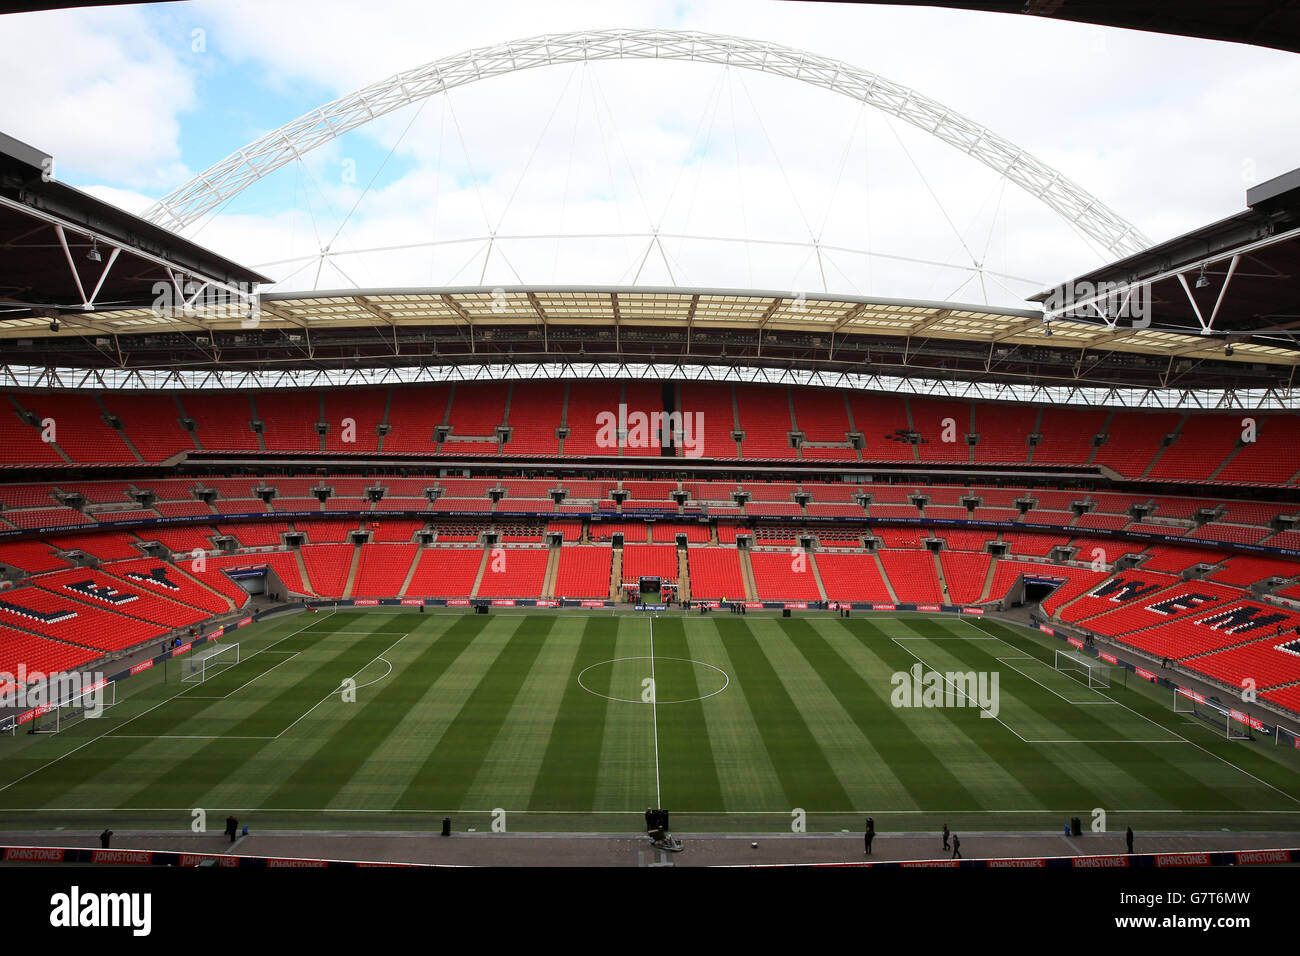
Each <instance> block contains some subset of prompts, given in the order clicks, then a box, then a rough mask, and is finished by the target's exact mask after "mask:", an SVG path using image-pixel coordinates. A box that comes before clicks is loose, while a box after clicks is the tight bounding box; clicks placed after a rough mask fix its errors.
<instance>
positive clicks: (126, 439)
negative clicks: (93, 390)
mask: <svg viewBox="0 0 1300 956" xmlns="http://www.w3.org/2000/svg"><path fill="white" fill-rule="evenodd" d="M95 405H96V406H98V408H99V411H100V414H101V415H104V416H108V415H111V414H112V412H110V411H109V410H108V408H107V407H106V406H105V405H104V399H103V397H102V396H100V395H96V396H95ZM105 421H107V417H106V418H105ZM114 431H116V432H117V434H118V436H119V437H120V438H121V439H122V444H124V445H125V446H126V447H127V450H128V451H130V452H131V454H133V455H135V457H136V461H138V462H139V463H141V464H144V455H142V454H140V451H139V449H137V448H136V447H135V442H133V441H131V436H130V435H128V434H127V433H126V426H125V425H124V426H123V427H121V428H115V429H114Z"/></svg>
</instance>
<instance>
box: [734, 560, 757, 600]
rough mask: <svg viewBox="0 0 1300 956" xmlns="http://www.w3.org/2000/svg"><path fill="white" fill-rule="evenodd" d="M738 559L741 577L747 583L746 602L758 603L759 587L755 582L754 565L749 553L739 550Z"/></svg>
mask: <svg viewBox="0 0 1300 956" xmlns="http://www.w3.org/2000/svg"><path fill="white" fill-rule="evenodd" d="M737 557H739V558H740V576H741V578H742V579H743V580H744V582H745V600H747V601H757V600H758V585H757V584H756V583H755V582H754V564H753V562H752V561H750V560H749V551H748V550H747V549H745V548H738V549H737Z"/></svg>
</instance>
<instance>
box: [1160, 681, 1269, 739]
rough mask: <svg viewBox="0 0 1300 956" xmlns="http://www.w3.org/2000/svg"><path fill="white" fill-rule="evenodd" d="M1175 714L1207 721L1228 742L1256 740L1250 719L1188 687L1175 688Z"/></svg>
mask: <svg viewBox="0 0 1300 956" xmlns="http://www.w3.org/2000/svg"><path fill="white" fill-rule="evenodd" d="M1174 713H1175V714H1187V715H1189V716H1191V717H1196V718H1197V719H1199V720H1203V721H1205V723H1207V724H1209V725H1210V726H1211V727H1213V728H1214V729H1215V730H1216V731H1222V732H1223V736H1224V737H1225V738H1226V739H1228V740H1254V739H1255V738H1254V736H1253V735H1252V734H1251V732H1250V731H1251V727H1250V724H1249V721H1250V717H1249V716H1248V715H1246V714H1244V713H1240V712H1238V711H1235V710H1233V709H1231V708H1229V707H1225V706H1223V705H1222V704H1220V703H1218V702H1217V701H1212V700H1207V699H1206V697H1205V696H1204V695H1203V694H1198V693H1197V692H1196V691H1194V690H1188V689H1187V688H1186V687H1175V688H1174Z"/></svg>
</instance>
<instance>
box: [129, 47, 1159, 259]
mask: <svg viewBox="0 0 1300 956" xmlns="http://www.w3.org/2000/svg"><path fill="white" fill-rule="evenodd" d="M628 59H643V60H679V61H690V62H699V63H715V64H719V65H725V66H733V67H737V68H740V69H745V70H754V71H757V72H760V73H771V74H775V75H777V76H784V77H788V78H790V79H793V80H798V81H800V82H802V83H808V84H810V85H812V86H817V87H821V88H822V89H826V90H831V91H832V92H835V93H839V94H841V95H843V96H848V97H850V98H852V99H855V100H860V101H862V102H864V103H866V104H868V105H870V106H873V107H875V108H876V109H879V110H882V111H883V112H885V113H888V114H890V115H892V116H896V117H898V118H899V119H902V120H905V121H906V122H908V123H911V124H912V125H913V126H916V127H917V128H919V129H922V130H924V131H925V132H927V133H930V134H931V135H933V136H936V137H938V138H939V139H940V140H942V141H944V142H945V143H948V144H949V145H951V146H953V147H955V148H956V149H959V150H961V151H962V152H963V153H965V154H967V155H968V156H970V157H972V158H973V159H976V160H978V161H979V162H981V163H983V164H984V165H985V166H988V167H989V168H990V169H992V170H994V171H995V172H997V173H999V174H1001V175H1003V176H1005V177H1006V178H1007V179H1009V180H1010V181H1011V182H1013V183H1015V184H1016V185H1018V186H1020V187H1021V188H1022V189H1024V190H1025V191H1026V192H1028V193H1030V194H1031V195H1032V196H1035V197H1037V198H1038V199H1040V200H1042V201H1043V202H1044V203H1046V204H1047V206H1048V207H1050V208H1051V209H1052V210H1053V211H1055V212H1056V213H1057V215H1059V216H1060V217H1061V218H1062V219H1064V220H1065V221H1066V222H1069V223H1072V224H1073V225H1074V226H1076V227H1077V228H1078V229H1079V230H1080V231H1081V232H1082V233H1084V234H1085V235H1087V236H1089V237H1090V238H1092V239H1094V240H1095V241H1096V242H1097V243H1099V244H1100V245H1101V246H1102V247H1104V248H1105V249H1106V250H1107V251H1109V252H1110V253H1112V254H1113V255H1115V256H1116V257H1117V258H1119V257H1123V256H1126V255H1129V254H1132V253H1134V252H1138V251H1140V250H1141V249H1144V248H1146V247H1147V246H1149V245H1150V244H1151V243H1150V240H1149V239H1147V237H1146V236H1144V235H1143V234H1142V233H1141V232H1140V231H1139V230H1138V229H1137V228H1136V227H1135V226H1134V225H1133V224H1132V223H1130V222H1128V221H1127V220H1125V219H1124V218H1122V217H1121V216H1119V215H1118V214H1117V213H1115V212H1114V211H1113V210H1111V209H1110V208H1108V207H1107V206H1106V205H1105V204H1104V203H1102V202H1101V201H1100V200H1098V199H1097V198H1096V197H1095V196H1093V195H1092V194H1090V193H1089V192H1087V191H1086V190H1084V189H1083V188H1082V187H1081V186H1079V185H1078V184H1077V183H1074V182H1072V181H1071V180H1069V179H1067V178H1066V177H1065V176H1063V175H1061V174H1060V173H1059V172H1057V171H1056V170H1054V169H1052V168H1051V167H1050V166H1048V165H1047V164H1046V163H1044V162H1043V161H1042V160H1040V159H1037V158H1036V157H1034V156H1032V155H1030V154H1029V153H1027V152H1026V151H1025V150H1023V149H1021V148H1020V147H1019V146H1016V145H1015V144H1014V143H1012V142H1010V141H1008V140H1006V139H1003V138H1002V137H1001V136H998V135H997V134H996V133H994V132H992V131H990V130H989V129H987V128H985V127H983V126H980V125H979V124H978V123H975V122H974V121H972V120H970V119H968V118H967V117H965V116H963V115H961V114H960V113H957V112H956V111H954V110H951V109H949V108H948V107H946V106H944V105H943V104H941V103H939V102H937V101H936V100H933V99H930V98H929V97H927V96H925V95H924V94H922V93H918V92H917V91H915V90H912V89H909V88H908V87H905V86H900V85H899V84H897V83H894V82H893V81H891V80H888V79H886V78H885V77H883V76H880V75H879V74H876V73H872V72H871V71H869V70H864V69H861V68H860V67H856V66H852V65H851V64H848V63H845V62H843V61H840V60H833V59H830V58H829V57H824V56H819V55H817V54H815V53H809V52H806V51H803V50H796V49H792V48H790V47H785V46H780V45H778V44H775V43H767V42H763V41H758V40H747V39H743V38H740V37H733V36H722V35H718V34H712V33H699V32H695V31H686V30H626V29H618V30H598V31H587V32H579V33H562V34H552V35H547V36H538V37H530V38H528V39H523V40H514V41H511V42H509V43H503V44H500V45H497V46H491V47H479V48H478V49H474V50H467V51H465V52H463V53H457V54H454V55H452V56H447V57H443V58H442V59H438V60H434V61H432V62H430V63H426V64H424V65H423V66H419V67H416V68H415V69H412V70H407V71H405V72H402V73H397V74H394V75H393V76H390V77H389V78H388V79H386V80H381V81H379V82H378V83H373V84H371V85H370V86H367V87H365V88H364V89H361V90H358V91H357V92H355V93H351V94H349V95H347V96H343V97H340V98H339V99H337V100H334V101H333V102H332V103H327V104H326V105H324V106H322V107H320V108H318V109H315V110H312V111H311V112H310V113H306V114H304V115H303V116H300V117H298V119H296V120H293V121H292V122H290V123H287V124H285V125H284V126H282V127H280V128H279V129H277V130H273V131H272V132H270V133H267V134H266V135H264V136H262V137H261V138H260V139H257V140H255V141H254V142H252V143H250V144H249V145H247V146H245V147H244V148H243V149H241V150H239V151H237V152H235V153H232V154H231V155H229V156H227V157H226V158H225V159H223V160H221V161H220V162H218V163H216V164H214V165H213V166H210V167H209V168H208V169H206V170H204V171H203V172H202V173H200V174H199V175H197V176H195V177H194V178H193V179H192V180H190V181H189V182H188V183H186V184H185V185H183V186H181V187H180V188H178V189H176V190H174V191H173V192H171V193H169V194H168V195H166V196H164V197H163V198H162V199H161V200H159V201H158V202H157V203H155V204H154V205H153V206H151V207H149V209H148V210H147V211H146V212H145V214H144V218H145V219H147V220H149V221H150V222H154V223H157V224H159V225H162V226H165V227H167V228H170V229H173V230H180V229H183V228H185V227H186V226H188V225H190V224H191V223H193V222H195V221H196V220H198V219H199V218H200V217H202V216H203V215H205V214H206V213H208V212H210V211H212V210H213V209H216V208H217V207H218V206H220V205H221V204H222V203H224V202H226V201H227V200H228V199H230V198H231V197H233V196H235V195H237V194H238V193H239V192H240V191H241V190H243V189H245V188H246V187H248V186H250V185H252V184H253V183H254V182H256V181H257V180H259V179H261V178H262V177H263V176H266V175H267V174H268V173H270V172H272V171H274V170H276V169H278V168H280V167H281V166H284V165H286V164H288V163H290V162H292V161H293V160H294V159H296V158H297V157H299V156H300V155H302V154H303V153H306V152H307V151H309V150H312V149H314V148H316V147H317V146H320V145H321V144H322V143H326V142H329V141H330V140H332V139H334V138H335V137H337V136H340V135H342V134H343V133H346V132H348V131H349V130H352V129H355V128H357V127H358V126H362V125H364V124H365V123H368V122H370V121H371V120H373V119H376V118H378V117H380V116H383V115H385V114H387V113H391V112H393V111H395V110H398V109H401V108H402V107H404V106H408V105H410V104H412V103H416V102H418V101H420V100H422V99H425V98H427V97H429V96H433V95H435V94H438V93H442V92H445V91H447V90H451V89H454V88H456V87H458V86H464V85H466V84H469V83H474V82H476V81H478V80H483V79H487V78H489V77H493V76H501V75H503V74H506V73H513V72H516V71H519V70H527V69H533V68H536V67H541V66H553V65H557V64H562V63H579V62H583V61H592V60H628Z"/></svg>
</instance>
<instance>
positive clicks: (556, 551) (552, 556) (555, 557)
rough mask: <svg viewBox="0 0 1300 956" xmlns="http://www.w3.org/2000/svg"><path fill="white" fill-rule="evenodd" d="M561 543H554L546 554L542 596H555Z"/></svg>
mask: <svg viewBox="0 0 1300 956" xmlns="http://www.w3.org/2000/svg"><path fill="white" fill-rule="evenodd" d="M560 548H561V545H558V544H552V545H551V547H550V553H549V554H548V555H547V556H546V573H545V574H543V575H542V597H543V598H545V599H547V600H549V599H551V598H553V597H555V579H556V577H557V576H558V575H559V573H560Z"/></svg>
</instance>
